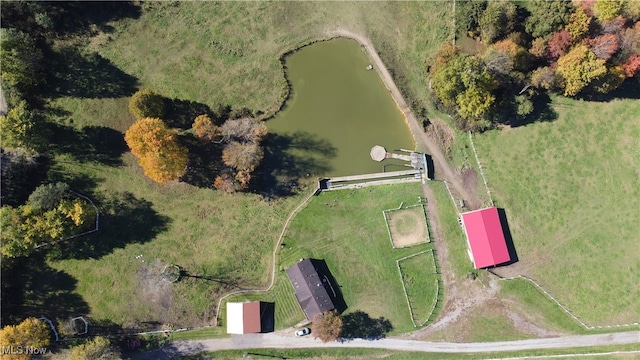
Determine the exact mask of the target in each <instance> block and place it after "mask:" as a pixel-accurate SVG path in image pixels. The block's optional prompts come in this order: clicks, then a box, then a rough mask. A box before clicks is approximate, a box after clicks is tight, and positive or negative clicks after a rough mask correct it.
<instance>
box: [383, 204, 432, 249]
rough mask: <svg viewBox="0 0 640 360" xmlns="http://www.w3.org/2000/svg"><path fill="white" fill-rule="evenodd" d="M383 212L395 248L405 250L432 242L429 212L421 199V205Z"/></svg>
mask: <svg viewBox="0 0 640 360" xmlns="http://www.w3.org/2000/svg"><path fill="white" fill-rule="evenodd" d="M403 206H404V203H400V206H398V208H396V209H388V210H383V211H382V215H383V216H384V220H385V223H386V225H387V232H388V233H389V239H390V240H391V246H393V248H394V249H395V248H403V247H408V246H413V245H417V244H424V243H428V242H430V240H431V239H430V237H429V227H428V225H427V223H428V222H427V212H426V210H425V207H424V203H423V202H422V198H421V199H420V203H419V204H415V205H411V206H406V207H403Z"/></svg>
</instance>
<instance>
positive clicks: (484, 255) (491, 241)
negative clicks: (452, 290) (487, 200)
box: [460, 206, 511, 269]
mask: <svg viewBox="0 0 640 360" xmlns="http://www.w3.org/2000/svg"><path fill="white" fill-rule="evenodd" d="M460 218H461V220H462V227H463V228H464V232H465V234H466V236H467V246H468V247H469V257H470V258H471V261H472V262H473V266H474V267H475V268H476V269H482V268H486V267H491V266H496V265H499V264H503V263H506V262H508V261H510V260H511V258H510V256H509V249H508V248H507V242H506V240H505V236H504V232H503V231H502V223H501V222H500V216H499V215H498V208H496V207H495V206H494V207H488V208H484V209H479V210H475V211H469V212H466V213H463V214H462V215H461V216H460Z"/></svg>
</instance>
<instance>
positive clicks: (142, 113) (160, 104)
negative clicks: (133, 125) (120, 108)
mask: <svg viewBox="0 0 640 360" xmlns="http://www.w3.org/2000/svg"><path fill="white" fill-rule="evenodd" d="M164 110H165V109H164V98H162V96H160V95H158V94H156V93H154V92H153V91H151V90H149V89H141V90H138V91H137V92H136V93H135V94H133V96H132V97H131V99H129V111H130V112H131V114H132V115H133V116H135V118H136V119H138V120H139V119H142V118H162V117H164Z"/></svg>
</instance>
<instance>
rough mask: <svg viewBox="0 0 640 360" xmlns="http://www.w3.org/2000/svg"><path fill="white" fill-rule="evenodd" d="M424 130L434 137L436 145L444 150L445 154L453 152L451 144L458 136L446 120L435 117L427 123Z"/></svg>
mask: <svg viewBox="0 0 640 360" xmlns="http://www.w3.org/2000/svg"><path fill="white" fill-rule="evenodd" d="M424 131H425V132H426V133H427V135H429V136H430V137H431V139H433V141H434V142H435V143H436V145H437V146H438V147H439V148H440V149H441V150H442V152H443V153H444V155H445V156H449V153H450V152H451V144H452V143H453V140H454V139H455V137H456V134H455V132H454V131H453V129H452V128H451V127H449V125H447V124H446V123H445V122H444V121H442V120H440V119H438V118H433V119H429V122H428V123H427V124H425V126H424Z"/></svg>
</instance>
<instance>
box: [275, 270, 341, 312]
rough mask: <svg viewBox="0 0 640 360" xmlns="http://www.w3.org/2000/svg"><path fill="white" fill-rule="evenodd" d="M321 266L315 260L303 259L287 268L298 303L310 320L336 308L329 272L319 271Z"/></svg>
mask: <svg viewBox="0 0 640 360" xmlns="http://www.w3.org/2000/svg"><path fill="white" fill-rule="evenodd" d="M319 268H320V267H319V266H316V264H314V262H313V260H311V259H302V260H300V261H299V262H298V263H296V264H294V265H292V266H291V267H289V268H288V269H287V270H286V272H287V276H288V277H289V280H290V281H291V285H293V289H294V290H295V292H296V298H297V299H298V303H300V307H301V308H302V311H304V314H305V316H306V317H307V319H309V320H312V319H313V318H314V317H315V316H316V315H318V314H321V313H323V312H325V311H329V310H333V309H335V308H336V306H335V298H336V296H335V293H334V291H333V289H332V288H331V283H330V281H329V274H323V273H321V272H319Z"/></svg>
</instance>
